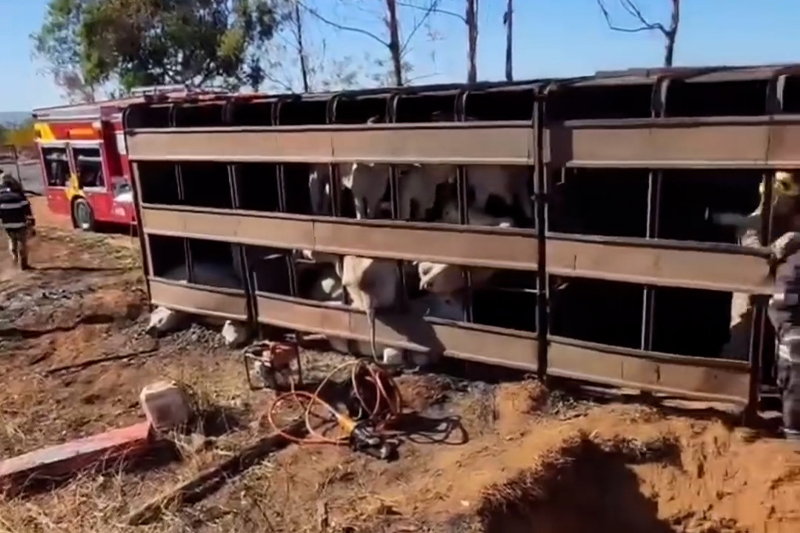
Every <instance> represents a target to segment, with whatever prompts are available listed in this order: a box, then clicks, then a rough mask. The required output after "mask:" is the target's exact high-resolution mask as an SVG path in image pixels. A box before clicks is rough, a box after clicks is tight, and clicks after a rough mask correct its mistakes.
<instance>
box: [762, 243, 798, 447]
mask: <svg viewBox="0 0 800 533" xmlns="http://www.w3.org/2000/svg"><path fill="white" fill-rule="evenodd" d="M772 252H773V260H774V261H775V264H776V272H775V290H774V291H773V295H772V298H771V299H770V301H769V307H768V314H769V319H770V322H772V325H773V327H774V328H775V333H776V335H777V342H778V359H777V367H778V388H779V390H780V393H781V399H782V401H783V428H784V429H783V432H784V435H785V437H786V438H787V439H793V440H800V233H796V232H791V233H787V234H785V235H783V236H782V237H781V238H780V239H778V240H777V241H776V242H775V243H774V244H773V245H772Z"/></svg>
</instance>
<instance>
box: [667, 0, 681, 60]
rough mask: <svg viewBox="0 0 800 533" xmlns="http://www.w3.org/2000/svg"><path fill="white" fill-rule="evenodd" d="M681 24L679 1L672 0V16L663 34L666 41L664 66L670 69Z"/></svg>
mask: <svg viewBox="0 0 800 533" xmlns="http://www.w3.org/2000/svg"><path fill="white" fill-rule="evenodd" d="M680 23H681V0H672V16H671V18H670V21H669V30H667V31H666V32H664V37H665V38H666V40H667V43H666V46H665V47H664V66H665V67H671V66H672V60H673V58H674V57H675V40H676V39H677V38H678V27H680Z"/></svg>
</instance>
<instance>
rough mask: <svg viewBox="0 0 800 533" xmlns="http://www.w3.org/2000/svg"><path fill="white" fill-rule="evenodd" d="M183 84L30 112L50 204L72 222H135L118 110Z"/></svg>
mask: <svg viewBox="0 0 800 533" xmlns="http://www.w3.org/2000/svg"><path fill="white" fill-rule="evenodd" d="M185 91H186V88H185V87H183V86H156V87H141V88H137V89H134V90H133V91H131V96H130V97H129V98H123V99H117V100H107V101H102V102H96V103H90V104H80V105H68V106H58V107H49V108H43V109H37V110H35V111H34V112H33V118H34V134H35V137H36V143H37V146H38V151H39V157H40V159H41V166H42V179H43V186H44V195H45V196H46V197H47V205H48V207H49V209H50V210H51V211H52V212H53V213H55V214H59V215H64V216H69V217H70V218H71V220H72V224H73V226H74V227H76V228H79V229H81V230H84V231H92V230H93V229H94V228H95V226H96V224H98V223H106V224H123V225H131V224H135V223H136V210H135V209H134V206H133V191H132V190H131V176H130V165H129V163H128V156H127V151H126V149H125V134H124V131H123V127H122V112H123V111H124V110H125V108H126V107H127V106H129V105H132V104H134V103H138V102H142V101H144V100H145V99H149V98H152V97H153V96H156V95H157V96H167V95H170V94H175V93H184V92H185Z"/></svg>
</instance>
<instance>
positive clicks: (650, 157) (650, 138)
mask: <svg viewBox="0 0 800 533" xmlns="http://www.w3.org/2000/svg"><path fill="white" fill-rule="evenodd" d="M544 157H545V160H546V161H548V162H550V163H551V164H553V165H557V166H568V167H608V168H660V169H664V168H740V167H745V168H775V167H789V168H791V167H796V166H799V165H800V116H797V115H787V116H780V117H779V116H767V117H713V118H661V119H622V120H581V121H577V120H576V121H566V122H563V123H555V124H550V125H549V127H548V129H547V138H546V148H545V155H544Z"/></svg>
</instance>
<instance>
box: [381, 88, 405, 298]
mask: <svg viewBox="0 0 800 533" xmlns="http://www.w3.org/2000/svg"><path fill="white" fill-rule="evenodd" d="M399 100H400V95H398V94H392V95H390V96H389V98H388V99H387V101H386V122H389V123H391V124H394V123H395V122H397V104H398V103H399ZM400 187H401V184H400V176H399V174H398V172H397V166H396V165H394V164H392V165H389V203H390V206H391V211H392V220H400ZM396 263H397V271H398V272H399V274H400V276H399V278H400V294H401V295H402V299H401V304H402V306H403V307H405V306H406V305H407V304H408V284H407V282H406V270H405V268H404V266H403V261H402V260H398V261H397V262H396Z"/></svg>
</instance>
